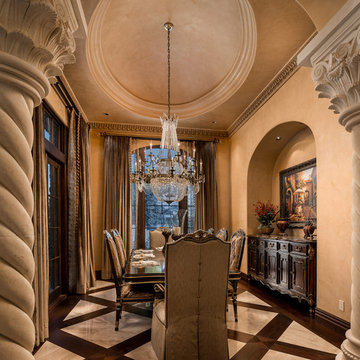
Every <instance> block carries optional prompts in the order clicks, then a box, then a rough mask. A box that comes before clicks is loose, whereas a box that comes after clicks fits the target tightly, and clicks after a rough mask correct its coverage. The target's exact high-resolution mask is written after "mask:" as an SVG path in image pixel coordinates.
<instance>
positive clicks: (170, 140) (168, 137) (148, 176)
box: [131, 22, 205, 204]
mask: <svg viewBox="0 0 360 360" xmlns="http://www.w3.org/2000/svg"><path fill="white" fill-rule="evenodd" d="M173 27H174V25H173V24H172V23H169V22H167V23H165V24H164V28H165V30H166V31H167V52H168V58H167V59H168V94H167V95H168V111H167V114H165V113H164V114H163V115H162V116H161V117H160V120H161V125H162V136H161V149H162V151H161V153H160V155H159V156H154V154H153V152H152V143H150V158H149V160H148V161H147V159H146V157H145V161H142V160H141V158H140V157H139V156H138V154H137V157H136V162H135V171H134V173H133V174H131V181H132V182H134V183H135V184H136V186H137V188H138V190H139V191H143V190H144V189H145V186H146V184H150V185H151V190H152V192H153V194H154V195H155V197H156V199H157V200H158V201H163V202H167V203H168V204H171V203H172V202H174V201H181V200H182V199H183V198H184V197H185V196H186V195H187V194H188V193H189V192H194V193H195V194H197V193H198V192H199V190H200V184H201V183H203V182H204V181H205V176H204V175H203V164H202V161H201V160H200V163H198V162H197V161H196V160H195V147H194V146H193V156H192V157H191V155H190V154H188V153H186V152H185V151H181V150H180V143H179V142H178V138H177V133H176V127H177V121H178V118H177V116H176V115H175V114H171V111H170V95H171V92H170V90H171V87H170V70H171V67H170V32H171V30H172V29H173ZM145 153H146V152H145ZM164 155H165V157H164Z"/></svg>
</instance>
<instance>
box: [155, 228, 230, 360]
mask: <svg viewBox="0 0 360 360" xmlns="http://www.w3.org/2000/svg"><path fill="white" fill-rule="evenodd" d="M229 254H230V243H227V242H224V241H222V240H220V239H218V238H217V237H216V236H215V235H213V234H209V233H207V232H201V233H200V232H199V231H197V232H196V234H189V235H186V236H184V237H182V238H181V239H180V240H178V241H177V242H174V243H171V244H167V249H166V269H165V288H166V290H165V299H164V301H161V302H159V303H158V304H157V305H156V306H155V307H154V311H153V322H152V331H151V342H152V346H153V348H154V351H155V353H156V355H157V357H158V359H167V360H182V359H183V360H185V359H186V360H195V359H217V360H222V359H224V360H226V359H228V358H229V355H228V343H227V328H226V301H227V280H228V271H229Z"/></svg>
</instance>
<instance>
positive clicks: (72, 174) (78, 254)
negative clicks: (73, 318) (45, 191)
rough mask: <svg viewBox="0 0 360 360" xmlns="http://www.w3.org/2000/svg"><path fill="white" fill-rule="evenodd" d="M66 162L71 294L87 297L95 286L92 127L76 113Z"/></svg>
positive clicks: (71, 120) (70, 127) (72, 119)
mask: <svg viewBox="0 0 360 360" xmlns="http://www.w3.org/2000/svg"><path fill="white" fill-rule="evenodd" d="M67 163H68V232H69V233H68V234H69V291H70V292H76V293H80V294H85V293H86V292H87V290H88V289H89V288H90V287H92V286H95V256H94V246H93V232H92V220H91V184H90V181H91V180H90V179H91V176H90V174H91V171H90V149H89V126H88V124H87V123H86V122H85V120H84V119H83V118H82V117H81V115H80V114H79V115H78V116H76V115H75V112H74V110H73V111H72V114H71V117H70V121H69V140H68V161H67Z"/></svg>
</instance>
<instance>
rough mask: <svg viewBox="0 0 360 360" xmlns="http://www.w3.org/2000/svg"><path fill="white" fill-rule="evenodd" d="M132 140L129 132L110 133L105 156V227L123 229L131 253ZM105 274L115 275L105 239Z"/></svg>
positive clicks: (104, 276)
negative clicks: (127, 134)
mask: <svg viewBox="0 0 360 360" xmlns="http://www.w3.org/2000/svg"><path fill="white" fill-rule="evenodd" d="M129 143H130V142H129V138H128V137H126V136H106V138H105V159H104V170H105V174H104V183H105V194H104V228H105V229H107V230H110V229H118V230H119V233H120V235H121V237H122V239H123V240H124V243H125V247H126V251H127V253H129V252H130V249H131V208H130V170H129V150H130V146H129ZM101 277H102V278H103V279H110V278H111V269H110V262H109V257H108V254H107V251H106V248H105V242H104V243H103V254H102V268H101Z"/></svg>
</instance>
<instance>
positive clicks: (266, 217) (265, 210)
mask: <svg viewBox="0 0 360 360" xmlns="http://www.w3.org/2000/svg"><path fill="white" fill-rule="evenodd" d="M253 205H254V208H255V215H256V216H257V218H258V221H259V222H260V226H259V228H263V227H271V228H272V227H273V225H272V223H273V222H274V221H275V216H276V214H277V213H278V212H279V210H278V206H275V205H274V204H272V203H271V202H270V200H268V201H267V202H266V203H264V202H261V201H257V202H256V203H255V204H253Z"/></svg>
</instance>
